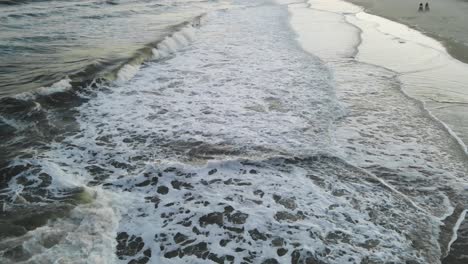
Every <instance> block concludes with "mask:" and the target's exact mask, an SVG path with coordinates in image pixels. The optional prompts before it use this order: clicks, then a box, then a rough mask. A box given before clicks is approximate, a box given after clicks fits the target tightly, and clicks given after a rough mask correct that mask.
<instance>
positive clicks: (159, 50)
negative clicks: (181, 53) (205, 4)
mask: <svg viewBox="0 0 468 264" xmlns="http://www.w3.org/2000/svg"><path fill="white" fill-rule="evenodd" d="M200 19H201V18H200V17H197V18H195V19H194V20H193V21H192V23H190V24H189V25H186V26H185V27H182V28H181V29H179V30H178V31H176V32H175V33H173V34H172V35H169V36H166V37H165V38H164V39H163V40H162V41H159V42H157V44H156V47H154V48H152V49H151V56H150V57H135V58H133V59H132V62H130V63H127V64H125V65H124V66H122V67H121V68H120V69H119V70H118V73H117V78H116V81H117V82H125V81H129V80H131V79H132V78H133V77H134V76H135V75H136V73H137V72H138V70H139V69H140V67H141V64H142V63H144V62H145V61H148V60H159V59H163V58H166V57H168V56H170V55H173V54H175V53H176V52H177V51H178V50H180V49H183V48H185V47H187V45H189V43H190V42H192V40H193V38H194V35H195V30H194V27H195V26H199V25H200ZM145 50H146V49H145ZM145 50H142V51H140V52H139V53H140V54H146V53H147V52H145Z"/></svg>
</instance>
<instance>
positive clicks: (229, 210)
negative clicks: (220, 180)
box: [224, 205, 234, 214]
mask: <svg viewBox="0 0 468 264" xmlns="http://www.w3.org/2000/svg"><path fill="white" fill-rule="evenodd" d="M233 211H234V207H232V206H230V205H228V206H226V207H224V213H225V214H230V213H232V212H233Z"/></svg>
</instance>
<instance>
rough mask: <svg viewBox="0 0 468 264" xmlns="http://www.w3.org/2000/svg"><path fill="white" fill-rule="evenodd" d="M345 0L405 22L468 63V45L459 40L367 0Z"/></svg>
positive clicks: (388, 18) (366, 11)
mask: <svg viewBox="0 0 468 264" xmlns="http://www.w3.org/2000/svg"><path fill="white" fill-rule="evenodd" d="M344 1H345V2H348V3H350V4H353V5H356V6H358V7H361V8H362V9H363V12H365V13H368V14H371V15H375V16H379V17H382V18H385V19H387V20H390V21H393V22H396V23H399V24H403V25H405V26H407V27H409V28H411V29H413V30H416V31H418V32H420V33H422V34H424V35H426V36H427V37H429V38H432V39H434V40H437V41H438V42H439V43H441V44H442V45H443V46H444V47H445V49H446V51H447V53H448V54H449V55H450V56H451V57H452V58H454V59H455V60H458V61H459V62H461V63H465V64H468V53H467V52H468V47H467V46H466V45H463V44H461V43H460V42H459V41H457V40H453V41H451V40H450V39H449V37H444V36H441V35H439V34H437V32H429V31H428V30H426V29H424V28H423V27H421V26H418V25H416V24H414V23H410V22H409V21H406V20H405V19H403V17H401V18H398V17H392V16H391V15H388V14H384V13H383V12H380V11H382V10H380V11H379V10H374V9H373V8H372V6H371V4H370V3H367V2H366V1H365V0H344ZM415 12H416V11H415ZM416 14H418V13H415V15H416Z"/></svg>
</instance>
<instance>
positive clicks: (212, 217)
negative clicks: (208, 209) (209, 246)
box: [199, 212, 224, 227]
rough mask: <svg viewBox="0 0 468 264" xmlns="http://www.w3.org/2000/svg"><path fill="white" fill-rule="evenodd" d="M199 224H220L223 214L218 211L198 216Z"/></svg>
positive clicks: (221, 223)
mask: <svg viewBox="0 0 468 264" xmlns="http://www.w3.org/2000/svg"><path fill="white" fill-rule="evenodd" d="M199 222H200V226H202V227H204V226H207V225H214V224H216V225H218V226H222V225H223V222H224V221H223V214H222V213H220V212H214V213H209V214H207V215H204V216H202V217H200V221H199Z"/></svg>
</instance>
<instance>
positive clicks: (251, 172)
mask: <svg viewBox="0 0 468 264" xmlns="http://www.w3.org/2000/svg"><path fill="white" fill-rule="evenodd" d="M249 173H250V174H257V171H256V170H254V169H252V170H250V171H249Z"/></svg>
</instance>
